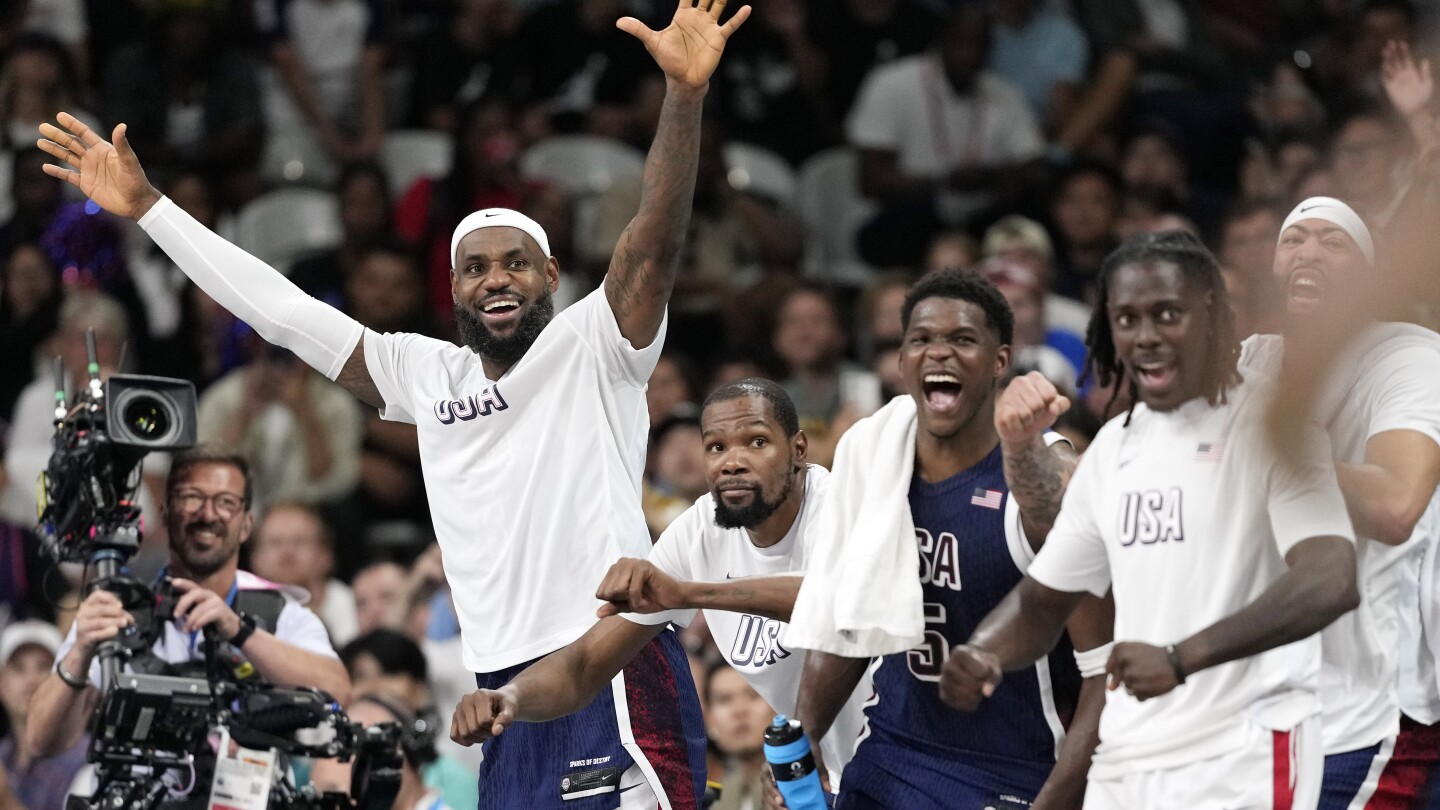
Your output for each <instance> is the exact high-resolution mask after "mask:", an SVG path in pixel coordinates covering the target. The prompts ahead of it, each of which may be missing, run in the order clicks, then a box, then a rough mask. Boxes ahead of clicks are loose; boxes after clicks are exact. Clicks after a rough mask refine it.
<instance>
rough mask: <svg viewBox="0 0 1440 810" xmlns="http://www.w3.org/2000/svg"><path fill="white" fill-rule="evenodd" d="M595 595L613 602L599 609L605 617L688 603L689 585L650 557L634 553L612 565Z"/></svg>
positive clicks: (645, 611) (602, 616) (672, 607)
mask: <svg viewBox="0 0 1440 810" xmlns="http://www.w3.org/2000/svg"><path fill="white" fill-rule="evenodd" d="M595 598H596V599H603V600H605V601H606V602H608V603H609V604H605V605H601V606H600V609H599V610H598V611H596V614H597V615H598V616H599V617H600V618H602V619H603V618H605V617H606V616H614V615H615V614H617V613H659V612H660V611H662V610H673V609H675V608H683V607H685V601H684V600H685V589H684V586H683V585H682V584H681V583H680V581H679V580H677V579H675V578H674V577H672V576H670V575H669V574H667V573H665V572H664V571H661V570H660V569H659V568H656V567H655V564H654V563H651V562H650V561H648V560H637V559H633V558H630V557H627V558H625V559H623V560H621V561H620V562H617V563H615V564H614V565H612V566H610V570H609V571H607V572H606V573H605V579H604V580H602V581H601V582H600V587H599V589H598V590H596V591H595Z"/></svg>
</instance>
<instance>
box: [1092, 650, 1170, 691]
mask: <svg viewBox="0 0 1440 810" xmlns="http://www.w3.org/2000/svg"><path fill="white" fill-rule="evenodd" d="M1105 679H1106V686H1107V687H1108V688H1109V689H1111V690H1114V689H1119V688H1120V687H1122V686H1123V687H1125V691H1126V692H1128V693H1130V694H1131V695H1133V696H1134V697H1135V699H1136V700H1141V701H1145V700H1149V699H1150V698H1156V697H1160V696H1161V695H1164V694H1167V693H1169V692H1170V691H1171V690H1173V689H1174V688H1175V687H1177V686H1179V685H1180V677H1179V673H1178V672H1176V671H1175V664H1173V663H1171V661H1170V656H1169V655H1168V654H1166V652H1165V650H1164V649H1162V648H1160V647H1156V646H1155V645H1153V644H1141V643H1140V642H1138V641H1122V642H1119V643H1117V644H1116V645H1115V648H1114V649H1113V650H1111V652H1110V660H1109V662H1108V663H1106V665H1105Z"/></svg>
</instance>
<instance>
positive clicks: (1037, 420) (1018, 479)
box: [995, 371, 1078, 550]
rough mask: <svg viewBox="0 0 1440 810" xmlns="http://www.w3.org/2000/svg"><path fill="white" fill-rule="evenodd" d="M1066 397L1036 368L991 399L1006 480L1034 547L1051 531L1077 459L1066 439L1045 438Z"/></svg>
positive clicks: (1066, 403) (1064, 406) (1065, 405)
mask: <svg viewBox="0 0 1440 810" xmlns="http://www.w3.org/2000/svg"><path fill="white" fill-rule="evenodd" d="M1068 410H1070V400H1069V399H1068V398H1066V397H1065V396H1064V395H1062V394H1061V393H1060V392H1059V391H1058V390H1057V389H1056V388H1055V386H1054V385H1053V384H1052V383H1051V382H1050V381H1049V380H1047V379H1045V376H1044V375H1042V374H1041V373H1040V372H1038V371H1032V372H1030V373H1029V374H1026V375H1025V376H1023V377H1016V378H1015V379H1014V380H1012V381H1011V382H1010V384H1009V385H1008V386H1006V387H1005V390H1004V391H1001V392H1000V397H999V399H998V400H997V401H996V403H995V431H996V432H997V433H999V434H1000V448H1001V452H1002V453H1003V454H1004V457H1005V484H1006V486H1008V487H1009V488H1010V496H1011V497H1013V498H1014V499H1015V502H1016V503H1017V504H1019V506H1020V521H1021V523H1022V524H1023V526H1024V528H1025V539H1026V540H1027V541H1029V543H1030V547H1031V548H1033V549H1036V550H1038V549H1039V548H1040V546H1041V545H1042V544H1043V543H1044V542H1045V537H1046V535H1048V534H1050V527H1051V526H1053V525H1054V524H1055V517H1056V516H1057V515H1059V514H1060V501H1061V499H1062V498H1063V497H1064V496H1065V487H1066V486H1068V485H1069V483H1070V476H1071V475H1072V474H1074V472H1075V465H1076V463H1077V462H1078V459H1077V458H1076V456H1075V450H1074V449H1073V448H1071V447H1070V445H1069V444H1064V443H1060V442H1056V443H1055V444H1053V445H1048V446H1047V445H1046V444H1045V437H1044V434H1045V431H1046V430H1049V429H1050V427H1051V426H1052V425H1054V424H1055V420H1056V419H1058V418H1059V417H1060V415H1061V414H1063V413H1065V412H1066V411H1068Z"/></svg>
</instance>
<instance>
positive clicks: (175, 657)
mask: <svg viewBox="0 0 1440 810" xmlns="http://www.w3.org/2000/svg"><path fill="white" fill-rule="evenodd" d="M161 515H162V518H163V519H164V520H165V525H166V528H167V529H168V530H169V535H170V562H169V566H168V567H167V569H166V575H167V576H169V577H170V578H171V580H172V581H173V583H174V586H175V589H176V591H177V592H179V596H178V598H177V600H176V602H175V618H174V620H172V621H170V622H168V623H166V625H165V627H164V630H163V632H162V633H161V634H160V637H159V638H158V639H157V640H156V642H155V645H154V646H153V647H152V648H151V650H150V655H148V656H144V655H142V656H137V657H136V659H135V660H134V661H133V662H132V664H129V665H127V667H138V668H142V669H150V670H152V671H153V669H154V667H152V666H150V665H151V664H158V665H159V666H160V667H161V668H163V669H164V670H167V671H170V672H181V671H184V669H185V667H186V665H187V664H192V663H195V662H203V661H204V655H205V654H204V634H203V631H204V630H205V629H206V628H211V629H213V631H214V633H215V635H216V636H217V637H218V638H219V639H220V640H223V641H226V642H229V643H230V644H231V645H233V646H235V647H237V648H238V649H239V650H240V652H241V653H243V654H244V655H245V657H246V658H248V659H249V660H250V663H251V664H253V665H254V667H255V669H256V671H257V672H258V673H259V675H260V677H262V678H264V679H265V680H266V681H269V682H270V683H274V684H277V685H280V686H314V687H317V688H319V689H322V690H324V691H325V692H328V693H329V694H330V695H331V696H332V697H334V698H335V699H336V700H338V701H340V702H341V703H342V704H343V703H345V702H346V701H348V700H349V697H350V678H349V676H348V675H346V673H345V667H344V665H343V664H341V663H340V659H339V657H338V656H337V655H336V654H335V650H334V649H333V648H332V647H331V646H330V639H329V636H327V635H326V632H325V626H324V625H323V624H321V622H320V619H319V618H318V617H317V616H316V615H315V614H314V613H312V612H311V611H310V610H309V609H308V608H306V607H304V606H303V605H302V604H301V603H300V602H299V601H297V600H296V599H295V598H294V597H293V596H292V595H290V594H288V593H285V592H284V591H282V590H281V589H280V586H278V585H275V584H273V583H270V582H267V581H265V580H263V579H260V578H259V577H257V576H255V575H254V574H251V573H250V572H248V571H241V570H240V568H239V561H240V546H241V544H243V543H244V542H245V541H246V540H247V539H248V538H249V536H250V530H251V527H252V526H253V524H254V518H253V516H252V515H251V513H250V476H249V468H248V465H247V464H246V462H245V460H244V458H242V457H240V456H235V455H227V454H225V453H222V452H218V451H216V450H214V449H212V448H204V447H201V448H196V449H195V450H192V451H189V452H186V453H182V454H180V455H178V456H176V457H175V459H174V461H173V462H172V463H171V467H170V475H169V478H168V480H167V482H166V500H165V507H164V509H163V510H162V512H161ZM267 602H268V605H267ZM247 606H253V607H252V608H251V609H252V610H254V611H255V615H251V614H250V613H249V612H247ZM261 614H270V615H268V616H266V615H261ZM134 624H135V617H134V616H132V615H131V614H130V613H129V612H128V611H126V610H125V608H124V606H123V605H122V604H121V602H120V600H119V599H118V598H117V597H116V596H115V595H114V594H112V593H110V592H109V591H103V590H96V591H94V592H92V593H91V594H90V595H89V596H87V597H85V601H83V602H81V603H80V609H79V611H78V612H77V613H76V614H75V622H74V625H73V626H72V627H71V628H70V633H69V635H68V636H67V637H66V639H65V643H64V644H62V645H61V646H60V650H59V652H58V654H57V655H56V659H55V669H54V671H53V672H52V673H51V674H50V676H49V677H48V678H46V679H45V681H44V682H43V683H41V685H40V688H39V689H37V690H36V692H35V696H34V697H33V698H32V700H31V704H30V722H29V723H28V724H27V726H26V737H27V739H26V741H25V744H26V746H27V747H28V748H29V749H30V750H31V751H32V752H33V754H34V755H35V756H49V755H52V754H54V753H56V752H59V751H63V750H65V749H66V748H67V747H68V746H69V745H71V744H72V743H73V742H74V740H75V739H76V738H77V737H78V736H79V735H80V734H81V733H82V732H83V731H84V729H85V726H86V724H87V723H88V721H89V719H90V716H91V715H92V714H93V713H94V710H95V707H96V704H97V703H98V702H99V698H100V692H99V686H100V663H99V659H98V658H97V657H96V651H97V649H98V648H99V646H100V644H101V642H104V641H105V640H107V639H110V638H114V637H115V636H116V635H117V634H119V633H120V632H122V631H123V630H124V629H125V628H126V627H129V626H131V625H134ZM195 793H196V794H199V795H198V799H199V800H200V803H201V804H202V806H203V802H204V799H205V798H207V797H208V794H209V788H208V785H207V786H205V787H204V788H203V789H202V788H200V787H197V788H196V790H195ZM188 804H189V801H188V800H185V799H179V798H176V799H175V801H173V802H167V803H166V805H165V806H166V807H183V806H187V805H188Z"/></svg>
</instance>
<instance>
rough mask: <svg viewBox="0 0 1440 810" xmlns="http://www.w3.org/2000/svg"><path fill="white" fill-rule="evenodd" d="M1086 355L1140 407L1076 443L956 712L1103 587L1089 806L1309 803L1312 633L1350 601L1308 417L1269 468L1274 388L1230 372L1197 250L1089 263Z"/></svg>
mask: <svg viewBox="0 0 1440 810" xmlns="http://www.w3.org/2000/svg"><path fill="white" fill-rule="evenodd" d="M1087 343H1088V344H1089V349H1090V358H1091V363H1092V366H1093V370H1094V371H1095V373H1096V376H1097V381H1098V382H1099V383H1100V384H1101V385H1105V386H1110V385H1112V384H1123V385H1127V386H1129V388H1130V390H1131V391H1132V393H1133V394H1134V397H1135V400H1136V401H1137V404H1136V405H1135V406H1134V407H1133V408H1132V409H1131V411H1130V412H1129V413H1127V414H1125V415H1123V416H1120V417H1117V418H1115V419H1113V420H1111V421H1110V422H1109V423H1108V424H1106V425H1105V427H1104V428H1103V429H1102V430H1101V431H1100V435H1099V436H1097V437H1096V439H1095V442H1094V443H1093V444H1091V445H1090V448H1089V450H1087V451H1086V453H1085V457H1084V458H1083V459H1082V460H1081V462H1080V465H1079V467H1078V468H1077V469H1076V471H1075V476H1074V479H1073V480H1072V481H1071V482H1070V487H1069V490H1068V491H1067V492H1066V494H1065V500H1064V504H1063V506H1062V507H1061V510H1060V514H1059V517H1058V518H1057V519H1056V521H1055V525H1054V528H1053V529H1052V530H1051V532H1050V535H1049V537H1048V538H1047V539H1046V541H1045V547H1044V548H1042V549H1041V550H1040V553H1039V554H1038V555H1037V556H1036V558H1035V561H1034V562H1033V563H1031V565H1030V568H1029V570H1028V572H1027V574H1026V577H1025V579H1024V580H1023V581H1022V582H1021V583H1020V584H1019V585H1018V586H1016V588H1015V589H1014V590H1013V591H1011V593H1010V594H1009V595H1008V596H1006V597H1005V599H1004V600H1003V601H1002V602H1001V603H1000V605H999V606H998V607H997V608H995V610H994V611H993V612H991V613H990V615H989V616H987V617H986V618H985V620H984V621H983V622H981V623H980V626H979V627H978V628H977V629H976V630H975V633H974V634H973V635H972V636H971V637H970V640H969V641H968V642H967V644H966V645H965V646H962V647H958V648H956V649H955V650H954V651H953V653H952V655H951V656H950V659H949V660H948V661H947V662H946V666H945V672H944V675H943V677H942V680H941V690H942V694H943V695H944V696H945V699H946V701H947V702H949V703H950V704H951V705H954V706H957V707H960V708H967V709H972V708H976V707H983V706H984V705H985V703H986V702H988V701H989V700H992V699H993V698H992V697H991V696H992V695H993V694H995V693H996V690H997V688H998V687H999V686H1000V685H1001V684H1003V683H1004V682H1005V681H1006V680H1008V678H1009V677H1010V675H1009V673H1010V672H1012V671H1013V670H1015V669H1016V668H1019V667H1023V666H1025V665H1027V664H1028V663H1029V662H1031V661H1034V660H1035V659H1036V658H1038V657H1040V656H1041V655H1043V654H1044V653H1045V651H1046V650H1048V649H1049V647H1050V646H1051V645H1052V644H1053V643H1054V640H1055V638H1056V636H1058V635H1059V633H1060V630H1061V628H1062V627H1064V623H1065V621H1066V619H1067V617H1068V616H1069V615H1070V613H1071V611H1072V610H1074V609H1075V606H1076V605H1077V604H1078V603H1079V601H1080V600H1081V599H1082V598H1083V597H1084V595H1085V594H1086V593H1087V592H1088V593H1091V594H1102V593H1105V592H1106V591H1112V590H1113V595H1114V599H1115V628H1114V630H1115V639H1116V641H1115V646H1114V649H1113V650H1112V651H1111V653H1110V658H1109V661H1108V663H1107V664H1106V672H1107V676H1108V679H1109V686H1110V689H1111V691H1110V692H1109V694H1108V699H1107V700H1106V704H1105V711H1104V713H1103V714H1102V715H1101V718H1100V740H1101V743H1100V746H1099V748H1098V749H1096V752H1095V758H1094V761H1093V763H1092V764H1091V766H1090V774H1089V782H1088V784H1087V787H1086V792H1085V807H1086V810H1134V809H1135V808H1171V807H1175V808H1178V807H1184V808H1201V809H1202V810H1203V809H1206V808H1214V810H1220V808H1226V809H1227V810H1237V808H1245V809H1246V810H1252V809H1254V808H1270V809H1273V810H1290V808H1307V810H1308V808H1313V807H1315V806H1316V802H1317V800H1318V796H1319V788H1320V779H1321V771H1322V768H1323V758H1322V754H1321V750H1320V722H1319V721H1320V701H1319V697H1318V690H1319V677H1320V637H1319V635H1318V631H1319V630H1320V629H1321V628H1323V627H1325V626H1326V625H1328V624H1329V623H1331V622H1332V621H1334V620H1335V619H1336V618H1338V617H1339V616H1341V615H1342V614H1344V613H1346V612H1347V611H1349V610H1351V609H1353V608H1354V607H1355V605H1356V604H1357V603H1358V602H1359V593H1358V591H1357V588H1356V577H1355V547H1354V538H1353V537H1352V530H1351V526H1350V519H1349V516H1348V515H1347V514H1346V511H1345V502H1344V499H1343V498H1342V497H1341V494H1340V488H1339V485H1338V483H1337V482H1336V478H1335V471H1334V469H1333V467H1332V465H1331V464H1330V455H1329V444H1328V442H1327V441H1326V437H1325V435H1324V432H1323V431H1321V430H1320V429H1319V428H1318V427H1317V426H1306V427H1305V428H1304V429H1303V430H1302V433H1303V437H1302V438H1301V439H1300V440H1299V441H1297V442H1296V443H1295V447H1294V448H1292V449H1291V450H1290V452H1288V453H1287V454H1286V457H1285V458H1283V459H1282V458H1281V455H1280V454H1279V453H1278V452H1277V451H1276V450H1274V449H1272V448H1274V445H1272V444H1271V443H1270V442H1268V441H1267V439H1266V436H1265V423H1264V415H1265V411H1266V408H1267V406H1268V403H1269V396H1270V393H1271V392H1270V390H1269V386H1268V385H1267V383H1266V382H1264V381H1260V380H1244V381H1242V379H1241V377H1240V375H1239V373H1238V372H1237V369H1236V366H1237V360H1238V356H1239V350H1240V346H1239V343H1238V341H1237V339H1236V337H1235V327H1234V315H1233V314H1232V312H1231V310H1230V306H1229V302H1228V300H1227V297H1226V294H1225V286H1224V283H1223V281H1222V279H1221V276H1220V269H1219V267H1218V265H1217V264H1216V262H1215V259H1214V257H1213V256H1211V255H1210V253H1209V252H1208V251H1207V250H1205V248H1204V247H1203V246H1202V245H1201V244H1200V243H1199V241H1197V240H1196V239H1195V238H1194V237H1192V236H1189V235H1188V234H1184V233H1180V232H1172V233H1163V234H1154V235H1152V234H1145V235H1141V236H1138V237H1135V238H1133V239H1131V240H1130V241H1129V242H1127V243H1126V244H1124V245H1122V246H1121V247H1120V248H1119V249H1118V250H1116V251H1115V252H1114V253H1112V254H1111V255H1110V257H1109V258H1108V259H1106V261H1105V264H1104V266H1103V267H1102V270H1101V275H1100V301H1099V303H1098V304H1097V308H1096V310H1095V313H1094V315H1093V316H1092V318H1091V321H1090V328H1089V334H1088V340H1087Z"/></svg>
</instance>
